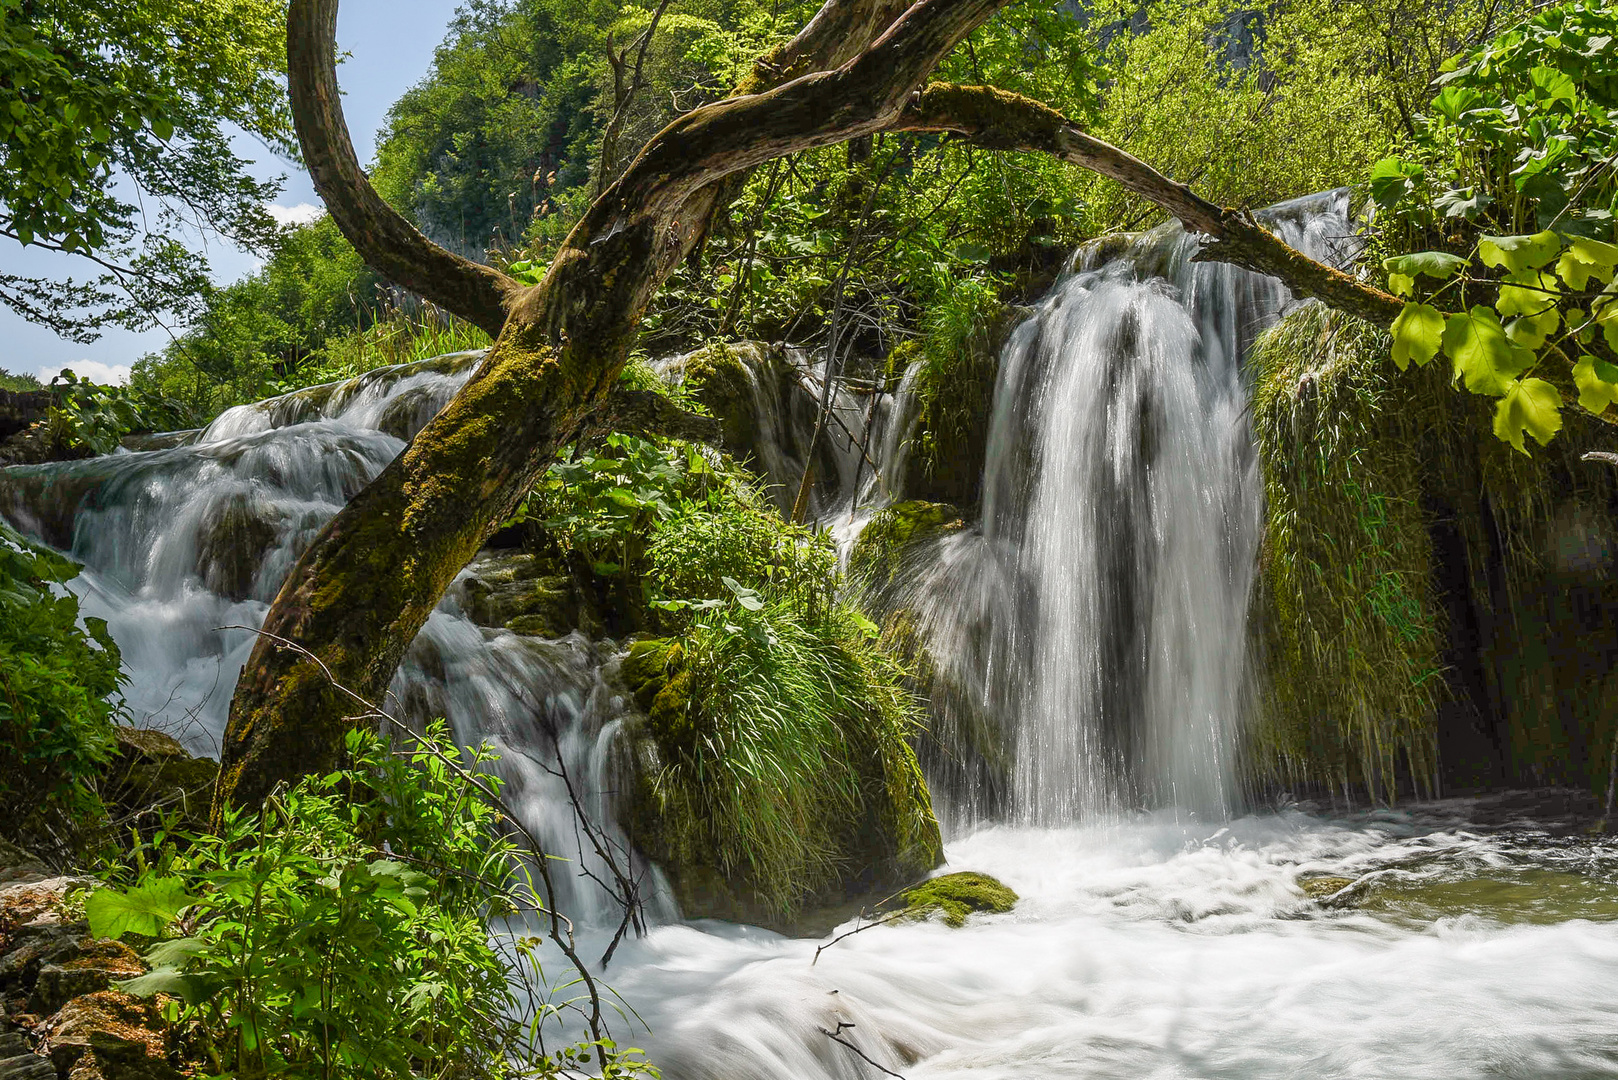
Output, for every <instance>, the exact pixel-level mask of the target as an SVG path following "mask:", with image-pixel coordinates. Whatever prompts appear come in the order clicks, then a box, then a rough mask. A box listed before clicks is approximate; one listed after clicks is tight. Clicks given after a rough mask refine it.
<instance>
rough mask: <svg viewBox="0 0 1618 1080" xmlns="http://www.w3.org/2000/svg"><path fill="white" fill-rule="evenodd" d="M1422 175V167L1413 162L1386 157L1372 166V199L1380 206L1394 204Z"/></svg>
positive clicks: (1369, 183)
mask: <svg viewBox="0 0 1618 1080" xmlns="http://www.w3.org/2000/svg"><path fill="white" fill-rule="evenodd" d="M1421 176H1422V168H1421V166H1420V165H1417V164H1414V163H1413V162H1408V161H1401V160H1400V159H1399V158H1396V157H1386V158H1383V159H1382V160H1381V161H1379V162H1377V163H1376V164H1375V165H1372V166H1371V175H1370V179H1369V182H1368V186H1369V188H1370V190H1371V199H1372V200H1373V201H1374V202H1375V203H1376V204H1377V205H1379V206H1393V205H1395V204H1396V203H1398V201H1399V200H1400V199H1401V198H1403V197H1404V195H1405V193H1406V192H1408V191H1409V190H1410V189H1411V187H1412V186H1413V184H1412V182H1413V181H1415V180H1419V179H1420V178H1421Z"/></svg>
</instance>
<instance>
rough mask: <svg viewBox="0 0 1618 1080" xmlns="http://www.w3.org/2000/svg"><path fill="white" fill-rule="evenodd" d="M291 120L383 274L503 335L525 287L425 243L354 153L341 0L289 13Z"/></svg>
mask: <svg viewBox="0 0 1618 1080" xmlns="http://www.w3.org/2000/svg"><path fill="white" fill-rule="evenodd" d="M287 79H288V83H289V84H290V89H291V96H292V119H293V123H294V125H295V126H296V127H297V130H298V142H299V144H300V145H301V146H302V147H303V159H304V161H305V162H307V163H308V166H309V172H310V175H311V176H313V178H314V181H315V190H316V191H318V192H319V193H320V197H321V199H322V200H323V201H324V202H325V204H326V209H327V210H329V211H331V216H332V221H334V222H335V223H336V225H337V228H338V229H339V230H341V231H342V234H343V235H344V236H345V237H347V238H348V241H349V243H351V244H353V245H354V247H355V248H356V249H357V250H358V251H359V253H360V256H361V257H362V258H364V259H365V261H366V262H367V263H369V264H370V265H371V266H372V267H374V268H375V269H376V270H377V272H378V273H380V274H382V275H383V276H384V277H386V278H388V279H389V280H390V281H392V282H394V283H395V284H398V285H401V286H403V287H404V288H406V289H409V290H410V291H411V292H413V293H417V294H419V295H421V296H423V297H425V298H426V299H428V300H431V301H432V302H433V303H435V304H437V305H438V306H439V307H441V308H443V309H444V310H446V311H450V312H453V313H454V314H456V315H459V316H460V317H461V318H463V319H466V320H467V321H468V322H471V323H474V324H475V325H477V326H480V327H482V328H483V329H484V330H485V331H486V332H487V333H488V334H489V336H490V337H498V336H499V334H500V329H501V327H503V326H504V325H505V322H506V310H507V308H508V306H509V305H510V304H511V302H512V300H513V299H514V298H515V297H516V296H517V295H518V294H519V293H520V292H521V291H522V288H523V286H522V285H521V284H519V283H518V282H516V281H514V280H513V279H511V278H509V277H507V276H506V275H505V274H502V273H501V272H500V271H498V270H496V269H494V268H493V267H491V266H483V265H481V264H480V263H475V262H472V261H471V260H469V259H463V258H461V257H460V256H459V255H455V254H453V253H451V252H448V251H445V250H444V249H443V248H441V247H439V246H438V245H437V244H435V243H433V242H432V241H431V240H429V239H427V238H426V237H425V236H423V235H422V234H421V233H420V232H418V231H416V228H415V226H413V225H411V224H410V222H408V221H406V220H405V219H404V217H403V216H402V215H400V214H399V213H398V212H397V211H396V210H394V209H393V207H391V206H389V205H388V204H387V203H386V202H384V201H383V200H382V196H380V195H378V194H377V193H376V189H375V188H373V187H372V186H371V182H370V181H369V180H367V179H366V177H365V173H364V171H363V170H362V169H361V168H360V163H359V161H358V159H357V158H356V157H355V156H354V144H353V142H352V140H351V139H350V138H349V134H348V124H347V122H346V121H345V120H344V119H343V106H342V101H341V100H340V98H339V96H338V89H337V0H293V2H292V5H291V7H290V8H289V9H288V11H287Z"/></svg>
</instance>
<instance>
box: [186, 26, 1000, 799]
mask: <svg viewBox="0 0 1618 1080" xmlns="http://www.w3.org/2000/svg"><path fill="white" fill-rule="evenodd" d="M1004 2H1005V0H920V2H919V3H916V4H915V5H913V6H911V7H908V8H899V7H897V5H894V4H892V3H891V2H888V0H831V2H829V3H828V4H827V5H826V6H825V7H824V8H823V9H822V10H821V12H820V13H819V14H818V15H817V16H816V17H815V19H814V20H813V21H811V23H810V24H809V26H808V27H806V28H805V30H804V32H803V33H802V34H800V35H799V36H798V38H796V39H794V41H793V42H789V43H788V44H787V45H786V46H783V47H782V48H781V49H779V50H777V51H776V52H775V53H774V54H772V55H771V56H770V57H767V58H765V60H764V61H761V62H760V64H759V65H758V67H757V68H756V69H755V71H754V73H753V76H752V77H751V78H750V79H749V80H748V83H747V88H748V89H751V90H752V91H754V92H752V93H747V94H743V95H741V96H737V97H732V98H729V99H726V100H725V101H720V102H716V103H714V104H712V105H708V106H705V107H703V108H701V109H698V110H695V111H694V112H692V113H689V114H687V115H685V116H683V117H681V118H680V119H678V120H676V121H675V122H674V123H673V124H670V125H669V126H668V127H667V128H666V129H664V130H663V131H662V132H661V133H659V134H658V135H657V136H655V137H654V138H653V139H652V141H651V142H650V143H649V144H648V145H647V146H646V148H645V149H644V150H643V151H642V152H641V153H640V155H639V156H638V157H637V158H636V159H635V160H634V162H632V163H631V165H630V166H629V168H628V169H627V170H626V171H625V173H624V175H623V176H622V177H621V178H620V179H619V180H618V181H616V182H615V183H614V184H613V185H612V186H611V187H610V188H608V190H607V191H606V192H605V193H604V194H603V195H602V196H601V198H600V199H598V200H596V202H595V203H594V204H593V205H592V207H591V208H590V210H589V211H588V212H587V213H586V214H585V217H584V219H583V220H582V221H581V222H580V223H579V225H578V226H577V227H576V228H575V229H574V230H573V232H572V233H571V234H570V235H569V237H568V239H567V240H566V241H565V242H564V244H563V246H562V250H561V251H560V252H559V253H558V255H557V257H556V258H555V259H554V260H553V261H552V263H551V267H550V270H549V272H548V273H547V274H546V277H545V280H544V281H542V282H541V283H540V284H539V285H537V286H534V287H531V288H526V289H523V288H511V287H509V286H507V285H506V283H505V282H503V281H502V280H500V279H499V278H498V277H495V276H493V273H492V272H491V271H488V270H487V268H484V267H479V266H477V265H476V264H473V263H469V262H467V261H466V260H464V259H458V258H457V257H455V256H453V255H450V254H449V253H448V252H444V251H442V249H439V248H437V247H436V246H434V245H432V244H431V242H430V241H428V240H427V239H426V238H425V237H423V236H421V234H420V233H418V232H416V231H415V230H414V229H412V228H410V227H409V225H408V223H406V222H404V220H403V219H402V218H401V217H399V215H397V214H396V213H394V211H393V210H392V209H391V208H389V207H388V206H387V205H386V204H385V203H384V202H382V200H381V199H380V197H378V196H377V195H376V193H375V192H374V191H373V190H371V188H370V185H369V184H368V183H367V182H366V180H365V178H364V175H363V174H362V173H361V172H360V170H359V167H358V164H357V163H356V161H355V160H354V155H353V149H352V146H351V144H350V141H349V139H348V136H347V131H346V127H345V126H344V123H343V119H342V113H341V108H340V105H339V101H338V98H337V92H336V76H335V68H334V66H333V63H332V58H333V57H334V55H335V52H334V50H335V41H334V36H335V30H336V11H337V3H336V0H294V2H293V3H292V5H291V8H290V10H289V13H288V38H289V42H290V44H289V69H290V72H291V76H290V78H291V91H292V97H293V101H294V117H295V119H296V120H297V124H298V134H299V139H300V141H301V142H302V143H303V147H304V154H305V158H306V160H307V161H308V162H309V164H310V169H311V171H312V172H314V173H315V176H316V182H317V185H318V186H319V188H320V191H321V196H322V198H323V199H325V200H326V203H327V206H328V208H329V209H330V211H331V214H332V218H333V220H334V222H335V223H336V224H337V226H338V228H339V229H340V230H342V232H343V234H344V235H345V236H346V237H347V238H348V239H349V240H350V242H352V243H353V244H354V245H355V247H356V248H357V249H358V250H359V252H360V253H361V255H362V256H363V257H364V258H365V259H366V261H367V262H369V263H370V264H371V265H372V266H374V267H376V268H377V269H378V270H379V271H381V272H382V273H384V274H387V275H388V276H390V277H393V278H394V279H395V280H397V281H399V283H400V284H403V285H406V286H407V287H409V288H411V289H414V290H416V291H418V292H421V293H423V295H426V296H427V297H428V298H429V299H432V300H434V302H436V303H439V304H440V305H441V306H444V307H446V308H448V309H449V310H451V311H455V312H457V313H458V314H462V315H464V316H465V317H467V318H471V319H473V320H474V321H476V322H478V323H479V325H485V326H487V325H489V324H491V323H493V321H494V318H495V311H496V310H497V308H498V309H499V310H502V311H503V312H504V315H505V317H504V320H503V325H500V326H497V327H495V330H496V332H497V337H496V339H495V342H494V345H493V346H492V347H491V348H490V350H489V355H488V356H487V357H486V358H485V359H484V361H483V362H482V364H481V365H480V366H479V368H478V370H477V372H476V373H475V374H474V375H473V376H472V378H471V379H470V380H468V382H467V383H466V385H465V386H464V387H463V388H462V389H461V391H460V392H459V393H458V394H457V395H456V396H455V398H454V399H453V400H452V401H451V402H450V403H449V404H448V405H447V406H446V407H445V408H444V410H443V411H442V412H441V413H440V414H439V415H438V416H437V417H436V418H435V419H434V420H433V421H432V422H431V423H429V424H428V425H427V426H426V427H425V428H423V429H422V431H421V432H420V433H419V434H418V435H417V436H416V437H415V439H414V440H412V442H411V443H410V445H409V446H408V447H406V448H405V451H404V453H402V454H401V455H400V456H399V457H398V458H396V459H395V460H394V461H393V462H392V463H391V464H390V465H389V466H388V467H387V468H386V469H384V470H383V471H382V473H381V475H379V476H378V477H377V479H376V480H375V481H374V482H373V483H372V484H371V485H370V486H369V487H367V488H366V489H365V490H364V491H362V492H361V493H360V494H359V495H358V496H356V497H355V498H354V499H353V500H352V501H351V502H350V503H349V504H348V505H347V506H345V507H344V508H343V509H342V510H341V511H340V512H339V513H338V514H337V515H336V517H334V518H333V519H332V521H331V522H330V523H329V524H328V525H327V526H326V527H325V529H323V530H322V531H321V533H320V535H319V536H318V537H316V539H315V541H314V543H313V544H311V545H310V547H309V549H308V550H307V551H306V552H305V553H304V555H303V557H302V558H300V559H299V560H298V562H297V564H296V565H295V566H294V567H293V568H292V571H291V573H290V574H289V575H288V576H287V580H286V582H285V583H284V584H283V585H282V587H281V591H280V593H279V594H278V595H277V596H276V599H275V602H274V604H273V605H272V606H271V609H270V613H269V615H268V617H267V618H266V620H265V626H264V629H265V631H266V632H267V635H266V636H263V637H260V638H259V640H258V643H257V645H256V646H255V647H254V649H253V652H252V654H251V656H250V657H249V659H248V662H247V665H246V667H245V668H244V670H243V672H242V677H241V680H240V681H239V683H238V684H237V688H236V694H235V697H234V698H233V699H232V701H231V709H230V720H229V723H228V725H227V728H226V731H225V738H224V745H223V747H222V751H221V762H220V765H221V768H220V774H219V784H218V787H217V789H216V791H215V807H216V811H217V810H220V809H222V808H223V807H224V806H226V805H231V804H235V805H256V804H257V803H259V802H261V801H262V800H263V799H264V798H265V797H266V796H267V795H269V793H270V792H271V791H273V790H274V789H275V787H276V786H277V785H278V784H281V783H289V782H293V781H295V780H296V779H297V778H298V777H300V776H303V775H306V774H308V773H311V772H318V771H324V770H328V769H330V768H331V767H333V765H335V763H336V762H337V761H338V760H339V757H340V753H341V749H342V745H343V736H344V732H345V730H346V727H347V721H349V719H350V713H351V709H350V707H349V702H350V701H351V700H352V699H351V698H350V697H349V696H347V695H346V694H344V693H342V692H340V691H339V690H337V689H336V688H335V687H334V686H333V685H332V681H333V680H335V682H337V683H339V684H341V685H342V686H344V687H346V688H347V689H348V690H350V691H352V692H354V693H357V694H359V695H360V696H361V697H363V698H365V699H367V700H373V701H374V700H380V699H381V698H382V696H383V694H384V693H385V691H386V689H387V686H388V683H389V681H390V680H391V678H392V676H393V673H394V671H395V669H396V668H397V667H398V663H399V660H400V658H401V657H402V655H403V653H404V650H405V648H406V647H408V645H409V644H410V642H411V640H412V639H413V638H414V637H415V635H416V632H417V631H418V630H420V629H421V626H422V624H423V623H424V622H426V619H427V616H428V614H429V613H430V612H431V611H432V609H433V607H434V606H435V605H436V604H437V602H438V599H439V597H440V596H441V595H442V594H443V592H444V590H445V588H447V587H448V585H449V583H450V581H451V580H452V579H453V578H454V576H455V574H456V573H458V572H459V571H460V569H461V568H462V567H463V566H465V565H466V564H467V563H468V562H469V561H471V559H472V557H473V555H475V554H476V553H477V550H478V548H479V547H480V546H481V545H482V543H483V541H484V540H485V539H486V537H487V536H488V534H489V533H490V532H491V531H492V530H493V528H494V526H495V524H496V523H497V522H499V521H501V520H503V519H504V518H506V517H507V516H509V515H510V513H511V511H512V510H513V509H514V508H515V506H516V505H517V503H518V501H519V500H520V499H521V498H522V497H523V495H524V494H525V493H526V492H527V491H528V490H529V488H530V487H532V485H533V483H534V481H535V480H536V479H537V478H538V477H539V475H540V473H541V472H542V470H543V469H544V468H545V467H546V466H547V465H549V464H550V463H551V462H552V461H553V460H555V458H556V455H557V452H558V451H559V450H560V449H561V448H562V447H563V446H564V445H566V444H567V443H569V442H572V441H573V440H574V439H575V438H576V437H578V436H579V435H580V434H581V433H582V432H583V431H584V429H585V428H586V426H587V425H588V424H589V423H590V421H591V419H592V414H593V412H594V411H595V409H596V408H597V407H598V406H599V405H600V403H601V402H602V401H603V400H604V399H605V398H606V397H607V395H608V393H609V392H610V391H611V390H612V389H613V387H614V384H615V382H616V380H617V377H618V374H619V372H620V371H621V369H622V368H623V365H624V363H625V361H626V360H627V358H628V355H629V351H630V349H631V348H632V347H633V345H634V343H635V339H636V332H637V328H638V325H639V322H640V318H641V315H642V313H643V312H644V310H645V308H646V305H647V303H648V301H649V300H650V298H651V296H652V294H653V292H654V291H655V289H656V288H657V286H658V285H659V284H661V283H662V281H663V280H664V279H665V278H666V277H667V276H668V274H669V273H671V272H672V271H673V269H674V268H675V266H677V265H678V263H679V261H680V259H681V258H683V257H684V255H685V253H686V252H687V251H689V250H690V248H691V246H692V245H693V244H695V243H696V242H697V240H698V239H699V238H700V237H701V235H702V233H703V231H704V229H705V228H706V222H707V220H708V216H709V214H710V213H711V211H712V209H713V206H714V202H715V199H716V198H717V197H718V196H719V194H720V192H719V188H720V187H721V182H722V181H724V180H726V179H727V178H728V177H731V176H733V175H734V174H736V173H738V172H741V171H743V170H746V169H748V168H751V167H752V166H754V165H757V164H759V163H761V162H764V161H768V160H769V159H770V158H772V157H776V156H779V155H782V154H788V153H792V152H794V151H797V150H805V149H811V148H813V147H817V146H825V145H829V144H831V143H834V142H838V141H841V140H842V139H845V138H848V137H851V136H854V135H860V134H866V133H868V132H872V131H876V130H880V129H881V128H883V127H885V126H887V125H889V124H891V123H892V122H893V121H894V120H895V119H896V118H897V117H898V115H899V113H900V112H901V111H902V109H903V108H904V106H905V104H906V103H907V102H908V100H909V98H910V96H911V94H912V93H913V92H914V91H915V90H916V89H917V87H919V85H920V84H921V82H922V80H923V79H925V78H926V76H927V73H928V72H929V71H931V69H932V67H933V66H934V65H935V64H936V63H937V62H938V61H939V60H940V59H942V58H943V56H944V55H945V54H946V53H948V52H949V50H950V49H952V48H954V46H955V45H956V44H957V43H958V42H959V41H960V40H961V39H962V38H963V37H964V36H965V35H966V34H967V33H969V32H970V31H971V30H972V29H973V28H975V27H976V26H978V25H980V24H981V23H982V22H983V21H984V20H986V19H987V18H988V17H989V16H990V15H991V14H992V13H993V12H994V11H995V9H996V8H997V7H998V6H999V5H1000V4H1002V3H1004ZM895 13H897V15H898V17H897V21H895V22H893V24H892V25H891V26H888V25H887V24H886V23H885V22H884V21H883V20H884V19H887V18H891V17H892V15H893V14H895ZM879 33H880V36H878V37H876V39H875V40H874V41H872V40H871V37H870V36H865V35H876V34H879ZM862 37H863V40H861V39H862ZM850 52H852V54H853V55H852V57H851V58H850V59H847V60H846V61H845V62H843V63H842V64H841V66H840V67H838V68H836V69H834V70H830V71H824V70H812V71H811V72H810V73H809V74H804V75H798V76H797V77H795V78H789V76H791V75H792V74H793V73H794V72H795V71H797V69H799V68H800V67H808V68H815V67H818V66H819V65H821V64H824V63H829V62H833V61H836V60H838V59H839V58H840V57H842V56H844V55H845V54H848V53H850ZM269 635H274V637H271V636H269ZM277 637H278V638H285V639H288V640H290V641H295V642H297V643H299V645H301V646H302V647H303V648H305V649H307V650H308V651H309V652H310V653H312V654H313V656H314V657H318V658H319V660H320V661H321V662H322V663H323V664H324V666H325V669H326V670H325V671H323V670H322V668H321V665H320V664H317V663H315V662H314V660H313V659H312V658H311V657H307V656H304V655H302V654H300V653H298V652H295V651H292V650H288V649H282V648H279V647H278V646H277V645H276V644H275V638H277ZM327 672H329V676H328V674H327Z"/></svg>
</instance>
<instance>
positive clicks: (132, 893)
mask: <svg viewBox="0 0 1618 1080" xmlns="http://www.w3.org/2000/svg"><path fill="white" fill-rule="evenodd" d="M196 902H197V897H195V896H193V895H191V894H190V893H189V892H187V891H186V887H185V882H183V881H181V880H180V879H179V878H173V877H166V878H152V879H150V880H148V881H147V882H145V883H144V884H142V885H139V886H137V887H136V888H133V889H128V890H124V891H120V890H118V889H97V890H96V891H95V892H93V893H91V894H90V898H89V899H88V900H86V901H85V902H84V914H85V918H87V919H89V921H90V932H91V933H92V934H94V935H96V936H97V937H110V938H116V937H122V936H123V935H125V934H142V935H144V936H146V937H155V936H156V935H157V934H158V932H159V931H161V930H162V929H163V928H164V927H165V926H167V925H168V924H169V923H171V922H173V921H174V920H175V919H176V918H178V917H179V914H180V912H182V911H184V910H185V909H186V908H188V907H190V906H191V905H192V904H195V903H196Z"/></svg>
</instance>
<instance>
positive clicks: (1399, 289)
mask: <svg viewBox="0 0 1618 1080" xmlns="http://www.w3.org/2000/svg"><path fill="white" fill-rule="evenodd" d="M1388 291H1389V292H1391V293H1392V294H1393V295H1394V296H1414V295H1415V292H1416V279H1415V278H1413V277H1410V276H1409V275H1408V274H1396V273H1390V274H1389V275H1388Z"/></svg>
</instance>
